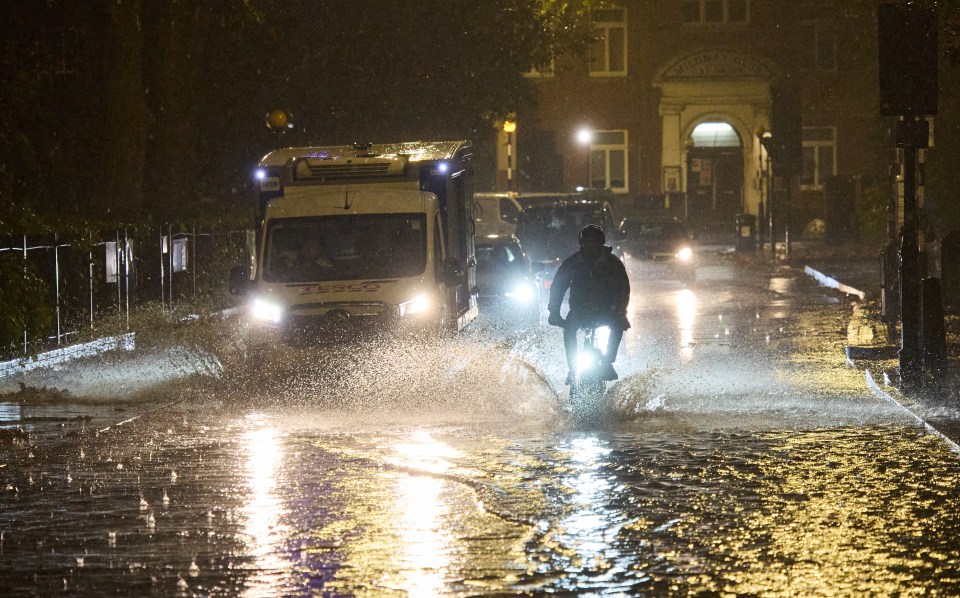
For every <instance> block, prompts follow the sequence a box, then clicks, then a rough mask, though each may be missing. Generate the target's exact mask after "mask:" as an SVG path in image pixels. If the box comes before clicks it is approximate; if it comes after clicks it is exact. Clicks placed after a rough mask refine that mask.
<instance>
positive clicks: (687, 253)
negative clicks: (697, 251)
mask: <svg viewBox="0 0 960 598" xmlns="http://www.w3.org/2000/svg"><path fill="white" fill-rule="evenodd" d="M677 259H678V260H680V261H681V262H689V261H690V260H691V259H693V250H692V249H690V248H689V247H684V248H682V249H681V250H680V251H678V252H677Z"/></svg>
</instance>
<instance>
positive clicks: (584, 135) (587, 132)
mask: <svg viewBox="0 0 960 598" xmlns="http://www.w3.org/2000/svg"><path fill="white" fill-rule="evenodd" d="M577 142H578V143H580V144H581V145H583V146H584V148H585V151H586V155H587V170H586V177H585V178H586V179H587V182H586V184H585V185H584V186H585V187H586V188H587V189H589V188H590V144H591V143H593V130H591V129H589V128H587V127H583V128H581V129H580V130H579V131H577Z"/></svg>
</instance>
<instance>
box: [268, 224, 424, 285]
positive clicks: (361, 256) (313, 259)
mask: <svg viewBox="0 0 960 598" xmlns="http://www.w3.org/2000/svg"><path fill="white" fill-rule="evenodd" d="M426 239H427V236H426V217H425V216H424V215H423V214H364V215H348V216H322V217H310V218H278V219H275V220H271V221H270V223H269V225H268V227H267V243H266V254H265V256H264V264H265V265H264V272H263V278H264V280H266V281H268V282H317V281H325V280H362V279H371V278H402V277H408V276H417V275H419V274H422V273H423V271H424V270H425V269H426V265H427V241H426Z"/></svg>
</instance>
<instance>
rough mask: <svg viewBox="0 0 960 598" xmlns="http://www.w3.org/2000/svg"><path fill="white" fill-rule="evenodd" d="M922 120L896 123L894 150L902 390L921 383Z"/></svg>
mask: <svg viewBox="0 0 960 598" xmlns="http://www.w3.org/2000/svg"><path fill="white" fill-rule="evenodd" d="M928 126H929V125H928V124H927V121H926V120H925V119H922V118H917V117H914V116H907V117H904V118H903V119H901V120H899V121H897V129H896V136H897V147H898V148H900V149H901V150H902V151H903V228H902V229H901V239H900V327H901V328H900V382H901V384H902V385H903V386H904V389H905V390H913V389H917V388H919V387H920V386H921V385H922V384H923V357H922V349H921V332H920V330H921V328H920V245H919V241H918V233H919V229H920V227H919V220H920V215H919V212H918V210H917V149H919V148H921V147H926V146H927V143H926V140H927V136H928V134H929V130H928Z"/></svg>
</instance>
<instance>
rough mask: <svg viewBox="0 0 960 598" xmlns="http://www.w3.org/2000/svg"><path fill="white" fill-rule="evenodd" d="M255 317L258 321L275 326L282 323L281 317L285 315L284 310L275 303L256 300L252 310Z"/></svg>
mask: <svg viewBox="0 0 960 598" xmlns="http://www.w3.org/2000/svg"><path fill="white" fill-rule="evenodd" d="M251 313H252V314H253V317H254V318H255V319H257V320H265V321H267V322H272V323H274V324H279V323H280V317H281V316H282V315H283V309H282V308H281V307H280V306H279V305H276V304H275V303H270V302H269V301H264V300H263V299H254V300H253V307H252V308H251Z"/></svg>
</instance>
